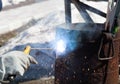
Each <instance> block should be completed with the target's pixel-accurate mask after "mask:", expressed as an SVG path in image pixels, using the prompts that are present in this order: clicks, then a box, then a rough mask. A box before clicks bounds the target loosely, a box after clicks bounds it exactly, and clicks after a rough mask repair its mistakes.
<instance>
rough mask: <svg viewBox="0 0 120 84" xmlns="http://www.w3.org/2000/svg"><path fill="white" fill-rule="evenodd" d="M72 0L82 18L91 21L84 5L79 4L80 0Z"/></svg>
mask: <svg viewBox="0 0 120 84" xmlns="http://www.w3.org/2000/svg"><path fill="white" fill-rule="evenodd" d="M72 2H73V3H74V4H75V6H76V8H77V9H78V11H79V12H80V14H81V16H82V17H83V18H84V20H85V21H86V22H87V23H93V20H92V18H91V17H90V16H89V14H88V13H87V11H86V7H85V6H84V5H81V3H80V1H79V0H78V1H76V0H72Z"/></svg>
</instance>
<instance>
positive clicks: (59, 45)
mask: <svg viewBox="0 0 120 84" xmlns="http://www.w3.org/2000/svg"><path fill="white" fill-rule="evenodd" d="M65 48H66V45H65V43H64V41H63V40H60V41H58V42H57V47H56V50H57V52H61V53H62V52H64V51H65Z"/></svg>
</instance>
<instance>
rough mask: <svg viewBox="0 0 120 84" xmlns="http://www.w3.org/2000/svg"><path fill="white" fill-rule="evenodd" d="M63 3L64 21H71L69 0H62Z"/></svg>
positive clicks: (67, 22) (68, 22)
mask: <svg viewBox="0 0 120 84" xmlns="http://www.w3.org/2000/svg"><path fill="white" fill-rule="evenodd" d="M64 3H65V21H66V24H70V23H72V19H71V0H64Z"/></svg>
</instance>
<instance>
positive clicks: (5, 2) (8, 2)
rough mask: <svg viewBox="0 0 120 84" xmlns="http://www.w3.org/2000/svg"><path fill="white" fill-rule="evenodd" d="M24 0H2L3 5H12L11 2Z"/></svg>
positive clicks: (15, 2)
mask: <svg viewBox="0 0 120 84" xmlns="http://www.w3.org/2000/svg"><path fill="white" fill-rule="evenodd" d="M24 1H26V0H2V2H3V7H5V6H8V5H13V4H19V3H20V2H24Z"/></svg>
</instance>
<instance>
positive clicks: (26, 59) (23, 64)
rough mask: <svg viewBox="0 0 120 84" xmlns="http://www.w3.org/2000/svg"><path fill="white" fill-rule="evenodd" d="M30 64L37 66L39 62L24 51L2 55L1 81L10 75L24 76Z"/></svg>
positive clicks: (0, 60)
mask: <svg viewBox="0 0 120 84" xmlns="http://www.w3.org/2000/svg"><path fill="white" fill-rule="evenodd" d="M30 63H33V64H37V61H36V60H35V59H34V58H33V57H32V56H30V55H27V54H25V53H24V52H22V51H11V52H8V53H6V54H4V55H2V56H1V57H0V81H2V80H3V79H4V77H6V76H7V75H9V74H10V75H12V74H13V75H20V76H23V74H24V72H25V71H26V70H27V69H28V67H29V66H30Z"/></svg>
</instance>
